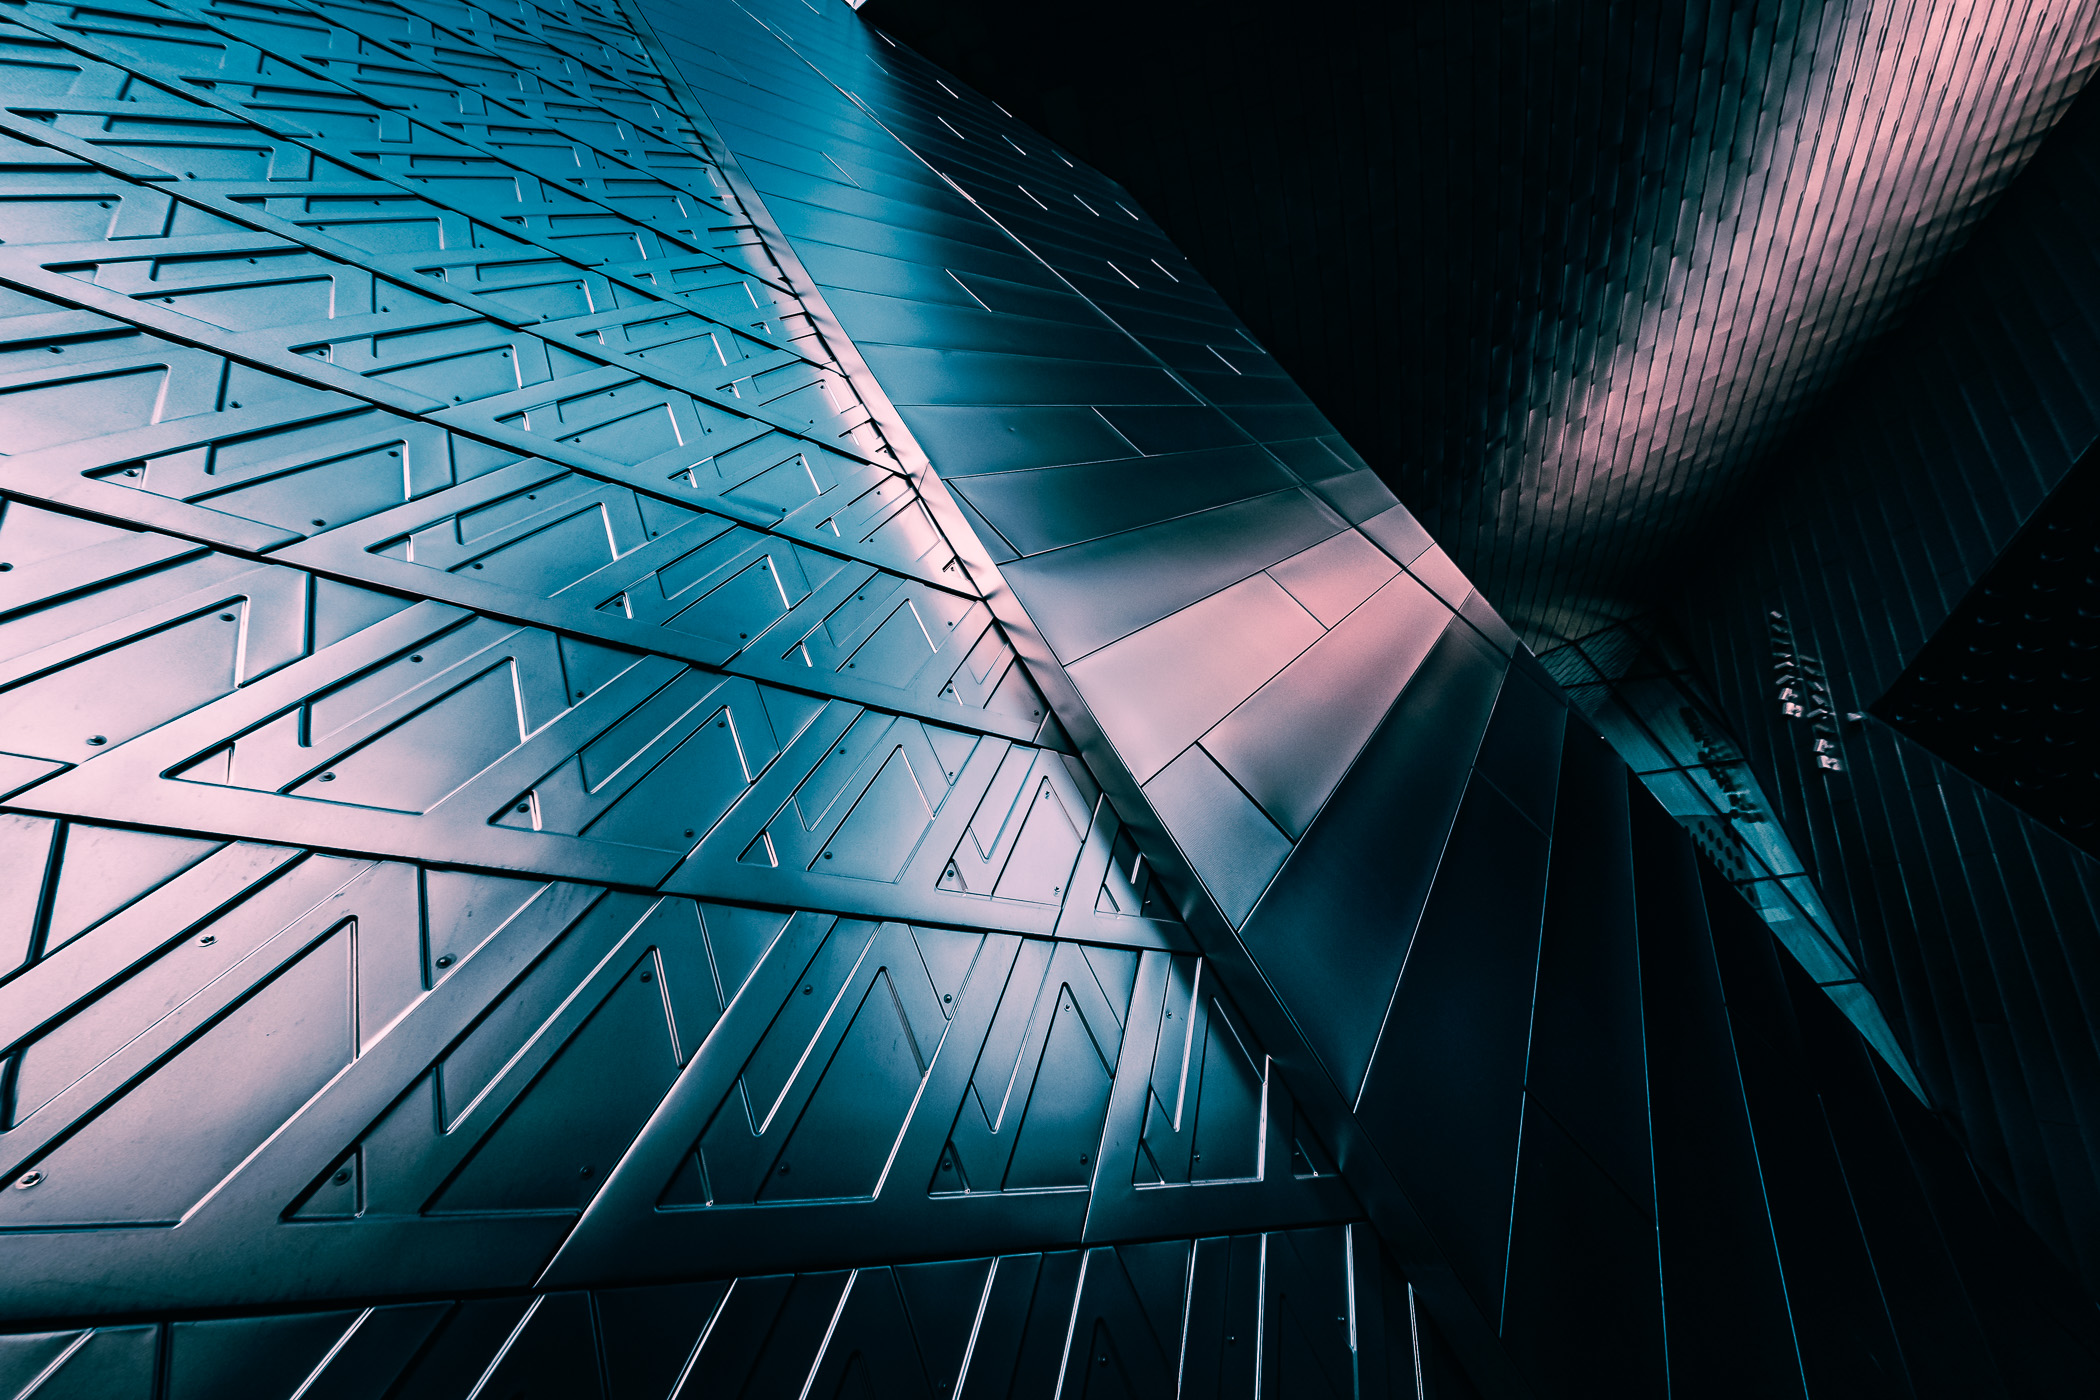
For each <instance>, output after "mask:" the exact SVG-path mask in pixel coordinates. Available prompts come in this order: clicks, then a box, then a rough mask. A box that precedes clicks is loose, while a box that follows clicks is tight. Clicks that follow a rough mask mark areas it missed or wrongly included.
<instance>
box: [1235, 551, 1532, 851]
mask: <svg viewBox="0 0 2100 1400" xmlns="http://www.w3.org/2000/svg"><path fill="white" fill-rule="evenodd" d="M1337 538H1338V539H1359V542H1361V541H1360V537H1358V536H1355V535H1342V536H1337ZM1363 548H1364V549H1365V550H1367V551H1370V552H1371V553H1374V554H1375V553H1376V551H1375V550H1371V547H1370V546H1369V545H1367V544H1366V545H1363ZM1378 557H1379V559H1380V560H1381V561H1384V556H1383V555H1380V556H1378ZM1384 562H1388V566H1390V565H1389V561H1384ZM1335 572H1340V570H1335ZM1395 572H1396V573H1397V570H1396V571H1395ZM1450 623H1451V612H1450V610H1449V609H1448V608H1446V607H1445V606H1444V605H1443V604H1442V603H1441V602H1440V601H1438V600H1437V599H1436V598H1435V597H1434V596H1432V595H1431V594H1430V593H1429V591H1428V590H1427V589H1425V588H1423V587H1422V586H1421V585H1420V584H1418V583H1416V582H1415V581H1414V580H1413V579H1412V578H1407V577H1401V578H1396V579H1394V580H1393V581H1392V582H1390V583H1388V584H1386V585H1385V586H1384V587H1383V588H1381V589H1379V591H1378V592H1377V593H1375V594H1373V595H1372V596H1371V597H1370V598H1369V599H1367V600H1365V601H1364V602H1363V603H1362V605H1361V606H1359V607H1357V608H1355V609H1354V610H1353V611H1351V612H1349V613H1348V614H1347V615H1346V616H1345V617H1343V618H1342V619H1340V620H1339V621H1337V622H1336V623H1335V624H1333V630H1332V631H1330V632H1328V633H1327V635H1325V636H1323V637H1321V638H1320V639H1319V640H1318V641H1316V642H1314V643H1313V644H1312V645H1311V646H1310V647H1307V648H1306V649H1305V651H1304V652H1303V653H1302V654H1300V655H1299V656H1298V657H1297V658H1296V659H1294V660H1293V661H1292V662H1291V663H1290V664H1289V665H1288V666H1286V667H1284V668H1283V670H1282V671H1280V672H1278V673H1277V675H1276V676H1275V677H1273V678H1272V679H1271V680H1269V681H1268V683H1267V684H1265V685H1263V686H1262V688H1261V689H1260V690H1257V691H1256V692H1254V694H1252V695H1250V696H1249V697H1247V699H1246V700H1245V701H1243V702H1241V704H1239V705H1238V706H1237V707H1236V708H1234V710H1233V711H1232V713H1231V714H1229V715H1227V716H1226V717H1225V718H1224V719H1223V720H1221V721H1220V722H1219V723H1218V725H1217V726H1216V727H1215V728H1213V729H1210V730H1208V731H1206V732H1205V733H1204V735H1203V740H1202V743H1203V748H1204V750H1205V751H1206V752H1207V753H1209V754H1210V756H1211V757H1212V758H1214V759H1215V760H1217V762H1218V764H1219V765H1220V766H1221V767H1222V768H1224V770H1225V771H1226V772H1227V773H1228V774H1230V775H1231V776H1232V779H1233V781H1234V782H1236V783H1238V784H1239V785H1240V787H1242V788H1244V789H1245V790H1246V792H1247V793H1248V795H1249V796H1251V797H1252V798H1253V799H1254V800H1255V801H1256V802H1257V803H1259V804H1260V805H1261V808H1262V810H1263V811H1265V812H1266V813H1268V815H1269V818H1270V820H1272V821H1274V822H1275V823H1276V825H1277V826H1279V827H1281V828H1282V829H1283V832H1284V834H1285V835H1286V836H1288V837H1290V838H1291V839H1292V840H1293V841H1296V840H1299V839H1300V838H1302V837H1303V836H1304V835H1305V832H1306V829H1307V828H1308V827H1309V826H1311V825H1312V822H1313V819H1314V818H1315V817H1316V816H1317V815H1318V814H1319V811H1320V808H1321V807H1322V805H1324V804H1325V803H1326V801H1327V799H1328V797H1329V795H1330V794H1332V793H1333V791H1334V789H1335V787H1336V785H1338V784H1339V783H1340V782H1341V781H1342V779H1343V778H1344V776H1345V775H1346V774H1347V773H1348V771H1349V769H1350V767H1351V765H1352V764H1354V763H1355V761H1356V757H1357V755H1358V753H1359V752H1361V750H1362V749H1363V746H1364V744H1365V743H1366V742H1367V741H1368V740H1369V739H1370V737H1371V735H1372V733H1373V731H1375V730H1376V729H1377V728H1378V726H1379V724H1380V722H1381V721H1383V720H1384V718H1385V715H1386V711H1387V710H1388V709H1389V708H1390V707H1391V706H1392V703H1393V701H1394V700H1395V699H1397V698H1398V697H1399V695H1400V693H1401V691H1402V689H1403V688H1405V686H1406V685H1407V683H1408V681H1409V679H1410V678H1411V677H1412V676H1413V675H1414V673H1415V670H1416V668H1417V667H1419V666H1420V665H1421V664H1422V662H1423V660H1424V659H1425V658H1426V657H1427V656H1428V655H1429V652H1430V648H1432V647H1434V646H1435V645H1436V643H1437V639H1438V638H1439V637H1441V636H1442V635H1443V634H1444V631H1445V629H1446V628H1447V627H1448V626H1449V625H1450ZM1505 689H1506V688H1505ZM1557 713H1559V712H1558V710H1557V709H1556V714H1557ZM1489 732H1490V733H1491V734H1492V733H1493V729H1492V726H1491V727H1490V731H1489Z"/></svg>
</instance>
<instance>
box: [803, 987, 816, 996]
mask: <svg viewBox="0 0 2100 1400" xmlns="http://www.w3.org/2000/svg"><path fill="white" fill-rule="evenodd" d="M814 991H816V988H815V987H804V988H803V989H802V995H804V996H808V995H810V994H811V993H812V992H814Z"/></svg>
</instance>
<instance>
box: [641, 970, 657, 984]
mask: <svg viewBox="0 0 2100 1400" xmlns="http://www.w3.org/2000/svg"><path fill="white" fill-rule="evenodd" d="M642 980H643V981H644V982H654V981H655V980H656V974H655V973H653V972H645V973H643V974H642Z"/></svg>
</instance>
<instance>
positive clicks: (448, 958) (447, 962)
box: [437, 953, 452, 967]
mask: <svg viewBox="0 0 2100 1400" xmlns="http://www.w3.org/2000/svg"><path fill="white" fill-rule="evenodd" d="M437 965H438V966H439V967H450V966H452V955H451V954H450V953H447V954H445V955H444V956H443V957H441V958H439V959H438V960H437Z"/></svg>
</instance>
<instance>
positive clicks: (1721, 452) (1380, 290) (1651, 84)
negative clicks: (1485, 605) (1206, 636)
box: [863, 0, 2100, 650]
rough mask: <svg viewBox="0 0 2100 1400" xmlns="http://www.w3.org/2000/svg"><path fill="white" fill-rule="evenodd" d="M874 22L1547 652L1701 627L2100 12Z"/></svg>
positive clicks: (1551, 10) (2036, 121) (1978, 7)
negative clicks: (1131, 239) (1764, 511)
mask: <svg viewBox="0 0 2100 1400" xmlns="http://www.w3.org/2000/svg"><path fill="white" fill-rule="evenodd" d="M863 14H864V16H865V18H866V19H867V20H868V21H869V22H870V23H872V24H875V25H878V26H881V27H883V28H884V29H886V30H888V31H889V32H891V33H893V34H894V35H895V36H896V37H898V38H899V39H900V40H902V41H904V42H905V43H907V44H911V45H913V46H915V47H918V48H919V49H920V50H921V51H922V52H924V53H925V54H927V56H928V57H930V58H932V59H933V60H934V61H935V62H938V63H941V64H944V65H945V66H947V67H948V68H950V69H951V70H953V71H954V72H956V73H959V74H961V75H962V76H963V77H964V78H965V79H967V80H969V81H970V82H971V83H973V84H975V85H976V86H977V87H978V88H979V89H980V90H981V91H983V92H984V93H986V94H987V95H988V96H989V97H991V98H993V99H995V100H997V101H1000V102H1003V103H1004V104H1006V106H1008V107H1009V108H1011V109H1013V111H1014V112H1015V113H1016V114H1017V115H1018V116H1020V117H1021V118H1022V119H1023V120H1024V121H1026V122H1028V123H1030V124H1031V125H1032V126H1033V127H1035V129H1037V130H1040V131H1044V132H1046V133H1048V135H1049V136H1050V137H1051V138H1053V139H1055V140H1056V141H1058V142H1060V143H1061V144H1062V145H1063V147H1064V149H1066V150H1067V151H1069V152H1070V153H1071V154H1073V155H1074V156H1076V157H1080V158H1084V159H1087V160H1089V161H1091V162H1092V163H1093V164H1095V165H1097V166H1099V167H1100V168H1101V169H1103V170H1105V171H1107V172H1108V173H1109V174H1111V175H1113V176H1115V177H1116V178H1117V179H1119V180H1121V181H1122V182H1123V183H1124V185H1125V186H1127V188H1128V189H1129V190H1130V191H1131V193H1132V194H1133V195H1135V196H1136V199H1135V200H1131V199H1128V198H1127V197H1126V202H1129V203H1132V204H1133V205H1134V206H1135V205H1136V204H1137V203H1138V202H1139V201H1142V204H1143V207H1144V208H1145V209H1146V210H1148V211H1149V212H1150V213H1151V214H1152V215H1153V216H1155V217H1157V218H1158V219H1159V220H1160V221H1161V222H1162V223H1163V224H1164V225H1165V226H1166V228H1167V229H1168V230H1169V231H1170V232H1171V234H1172V235H1173V237H1174V239H1175V240H1176V242H1178V243H1179V244H1180V245H1181V246H1182V248H1184V249H1185V250H1186V251H1187V252H1188V254H1189V256H1190V257H1191V258H1192V259H1193V260H1194V262H1195V263H1196V265H1197V266H1198V267H1199V268H1200V269H1201V270H1202V272H1203V273H1204V275H1205V276H1207V277H1208V278H1209V279H1210V280H1211V281H1212V282H1213V283H1214V284H1216V285H1217V287H1218V288H1219V289H1220V291H1221V292H1223V294H1224V296H1225V299H1226V301H1227V302H1229V303H1230V304H1231V305H1232V306H1233V307H1234V308H1235V309H1236V310H1238V311H1239V312H1240V313H1241V314H1242V315H1244V316H1245V317H1246V318H1247V322H1248V324H1249V325H1250V326H1251V327H1252V328H1253V330H1254V332H1255V334H1256V335H1257V336H1258V337H1259V339H1260V340H1261V342H1262V343H1263V344H1264V345H1265V346H1267V347H1268V348H1269V349H1270V350H1271V351H1273V352H1274V353H1275V354H1276V355H1277V356H1278V358H1279V359H1280V360H1281V361H1282V363H1283V364H1284V365H1285V366H1286V367H1287V368H1288V369H1289V370H1290V372H1291V373H1292V375H1293V376H1295V377H1296V378H1297V380H1298V381H1299V383H1301V384H1302V385H1304V386H1305V388H1306V389H1307V391H1308V392H1309V393H1310V394H1311V395H1312V397H1313V399H1314V401H1315V402H1317V403H1318V404H1319V405H1320V407H1321V409H1322V410H1323V411H1324V412H1325V413H1326V414H1327V415H1328V416H1329V417H1330V418H1331V419H1332V420H1333V421H1334V422H1335V423H1336V424H1337V425H1339V426H1340V427H1341V429H1342V431H1343V432H1344V433H1346V434H1347V435H1348V438H1349V440H1350V441H1351V442H1352V443H1354V444H1355V445H1356V447H1357V448H1358V449H1359V450H1360V451H1362V452H1363V453H1364V455H1365V456H1366V457H1367V458H1369V459H1370V461H1371V463H1372V465H1374V466H1375V467H1376V468H1377V469H1378V471H1379V473H1380V474H1381V475H1382V476H1383V477H1384V479H1385V480H1386V481H1387V482H1388V483H1389V484H1390V485H1391V486H1392V487H1393V489H1394V490H1395V491H1396V492H1397V493H1398V494H1399V496H1400V498H1401V499H1402V500H1404V501H1405V502H1406V503H1407V504H1408V506H1409V507H1410V508H1411V509H1413V510H1414V511H1415V513H1416V514H1417V516H1418V517H1420V518H1421V520H1422V521H1423V523H1424V524H1425V525H1427V526H1428V527H1429V529H1430V531H1431V533H1432V534H1433V535H1434V536H1435V537H1436V539H1437V542H1438V543H1439V544H1441V545H1442V546H1443V547H1444V548H1445V549H1446V550H1448V551H1449V552H1450V553H1451V555H1452V557H1453V558H1454V559H1456V560H1457V561H1458V563H1459V564H1460V566H1461V567H1463V568H1464V569H1465V571H1466V572H1467V574H1468V575H1469V576H1470V577H1472V579H1473V580H1474V582H1476V583H1477V584H1479V585H1480V587H1481V589H1482V590H1483V591H1484V592H1486V593H1487V595H1488V596H1489V597H1490V598H1492V599H1494V600H1495V603H1496V605H1497V607H1499V608H1500V609H1501V610H1502V612H1503V614H1504V616H1506V617H1508V618H1509V619H1510V620H1511V622H1512V623H1513V625H1515V626H1516V627H1517V629H1518V630H1519V632H1520V633H1522V634H1523V635H1524V637H1525V639H1526V640H1527V641H1529V642H1531V643H1532V644H1533V645H1535V646H1538V647H1539V648H1540V649H1542V650H1543V649H1544V648H1545V647H1546V646H1547V645H1548V644H1550V643H1551V642H1553V641H1555V640H1564V639H1573V638H1576V637H1580V636H1583V635H1585V634H1587V633H1589V632H1592V631H1595V630H1597V629H1599V628H1600V627H1603V626H1605V625H1607V624H1609V623H1611V622H1614V621H1621V620H1624V619H1626V618H1627V617H1629V616H1631V615H1633V614H1635V613H1638V612H1640V611H1642V610H1644V609H1646V608H1648V607H1654V606H1667V605H1669V604H1670V603H1671V602H1673V601H1674V588H1675V583H1676V580H1677V579H1678V577H1679V576H1680V574H1681V572H1682V571H1684V570H1686V569H1688V568H1696V567H1697V565H1698V563H1699V560H1700V557H1701V552H1702V550H1703V549H1704V548H1705V547H1706V545H1707V542H1708V537H1709V534H1710V532H1714V531H1723V532H1725V531H1726V530H1727V528H1728V526H1729V523H1730V520H1731V517H1732V513H1733V512H1735V511H1737V510H1740V509H1741V508H1743V506H1744V505H1745V504H1746V503H1747V502H1749V501H1752V500H1754V499H1755V498H1756V496H1757V495H1758V493H1759V492H1760V490H1761V489H1766V488H1769V487H1770V486H1771V485H1772V484H1773V483H1775V482H1776V481H1777V480H1778V474H1780V473H1782V472H1783V471H1784V470H1785V468H1786V467H1787V465H1788V463H1789V462H1790V461H1792V460H1793V459H1794V458H1795V457H1796V456H1798V455H1799V452H1800V448H1799V446H1798V445H1789V444H1788V443H1787V438H1788V435H1789V433H1791V432H1792V431H1793V430H1794V429H1795V428H1797V427H1799V426H1802V425H1803V423H1804V415H1806V414H1808V413H1810V412H1812V411H1813V410H1814V409H1815V408H1817V407H1818V406H1820V405H1825V404H1828V403H1831V402H1833V401H1835V400H1836V399H1841V398H1842V397H1843V395H1844V393H1845V389H1844V383H1845V379H1846V376H1847V374H1848V372H1849V371H1850V370H1851V369H1852V368H1853V367H1854V366H1855V365H1856V364H1857V363H1858V362H1859V360H1860V357H1861V355H1862V354H1863V353H1866V352H1867V351H1868V350H1869V349H1870V347H1872V346H1874V345H1875V344H1876V343H1877V342H1878V341H1879V340H1880V338H1881V337H1882V336H1884V335H1886V334H1888V333H1889V332H1891V331H1892V330H1893V329H1894V328H1896V327H1898V326H1900V325H1901V324H1902V322H1903V318H1904V315H1905V313H1906V311H1907V310H1908V308H1909V307H1910V305H1911V303H1912V301H1913V299H1914V297H1915V295H1916V293H1917V291H1918V289H1919V288H1920V287H1921V286H1923V285H1924V284H1925V283H1926V282H1928V281H1929V280H1930V279H1931V278H1932V277H1933V276H1934V275H1935V274H1936V273H1937V272H1938V271H1939V270H1940V268H1941V267H1943V266H1944V265H1945V263H1946V261H1947V259H1948V258H1949V256H1950V255H1952V254H1953V253H1954V252H1955V251H1956V250H1958V249H1959V248H1960V247H1961V246H1962V245H1963V244H1964V242H1965V241H1966V239H1967V237H1968V235H1969V233H1970V231H1971V230H1972V229H1973V228H1974V227H1975V225H1976V223H1977V221H1978V220H1979V219H1980V218H1981V217H1982V216H1983V215H1984V214H1985V213H1986V212H1987V211H1988V210H1989V209H1990V208H1991V207H1992V204H1993V201H1994V200H1995V198H1996V196H1997V195H1998V193H1999V192H2000V191H2002V190H2004V189H2005V188H2006V186H2007V185H2008V184H2009V183H2010V182H2011V181H2012V179H2013V178H2014V177H2015V176H2016V175H2017V173H2018V172H2019V171H2020V170H2021V168H2022V167H2023V166H2024V164H2025V163H2026V161H2027V160H2028V159H2029V158H2030V157H2031V156H2032V155H2033V154H2034V152H2035V150H2036V149H2037V147H2038V145H2039V144H2040V142H2041V140H2042V138H2043V137H2044V136H2045V135H2046V134H2047V133H2048V131H2049V130H2050V128H2051V127H2052V126H2053V125H2054V124H2055V122H2056V121H2057V119H2058V118H2059V117H2061V116H2062V114H2063V112H2064V110H2065V108H2066V106H2067V104H2068V103H2069V102H2070V100H2071V99H2072V98H2073V97H2075V96H2076V95H2077V94H2078V92H2079V91H2080V90H2081V89H2082V88H2083V87H2084V85H2085V84H2086V82H2087V81H2088V80H2089V79H2090V78H2091V76H2092V73H2093V71H2094V62H2095V59H2096V57H2100V49H2096V42H2100V10H2096V9H2095V8H2094V7H2093V6H2092V5H2089V4H2084V3H2078V0H2052V2H2051V3H2028V0H1976V2H1975V3H1968V2H1966V0H1965V2H1963V3H1938V4H1910V3H1897V2H1896V0H1808V3H1801V4H1786V5H1770V4H1757V3H1752V2H1751V0H1730V2H1729V3H1722V4H1707V3H1684V4H1641V5H1622V6H1616V7H1614V6H1598V5H1588V4H1580V3H1548V4H1541V3H1528V2H1525V3H1520V0H1488V2H1486V3H1473V4H1467V5H1431V6H1423V5H1390V4H1374V3H1363V2H1362V0H1333V2H1331V3H1327V4H1321V5H1315V6H1310V7H1306V8H1305V9H1304V10H1302V11H1295V12H1291V13H1289V14H1284V13H1280V12H1279V11H1278V10H1277V9H1276V7H1274V6H1272V5H1261V4H1251V3H1250V4H1230V3H1228V4H1222V5H1221V4H1195V3H1190V0H1138V3H1121V2H1120V0H1074V2H1073V3H1066V4H1059V5H1054V6H1048V5H979V4H975V3H972V0H871V2H870V3H869V4H868V5H867V7H866V9H865V10H864V11H863ZM1102 35H1113V36H1114V38H1113V39H1110V40H1107V41H1103V40H1102V39H1101V38H1100V37H1099V36H1102ZM1110 212H1111V213H1112V212H1113V211H1112V210H1111V211H1110Z"/></svg>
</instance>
